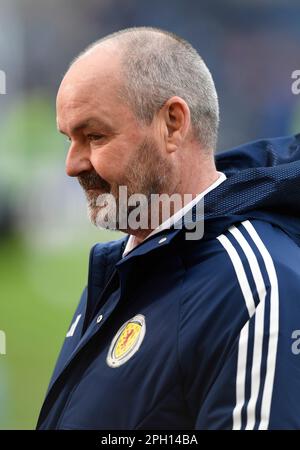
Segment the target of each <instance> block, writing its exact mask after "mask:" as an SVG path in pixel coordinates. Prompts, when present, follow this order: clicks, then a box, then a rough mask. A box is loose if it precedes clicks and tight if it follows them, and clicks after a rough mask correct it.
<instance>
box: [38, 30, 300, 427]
mask: <svg viewBox="0 0 300 450" xmlns="http://www.w3.org/2000/svg"><path fill="white" fill-rule="evenodd" d="M218 121H219V113H218V101H217V94H216V91H215V87H214V83H213V80H212V78H211V75H210V73H209V71H208V69H207V67H206V65H205V64H204V62H203V60H202V59H201V58H200V56H199V55H198V54H197V52H196V51H195V50H194V49H193V48H192V46H191V45H190V44H189V43H187V42H186V41H184V40H182V39H180V38H178V37H177V36H175V35H172V34H170V33H167V32H164V31H162V30H157V29H152V28H133V29H128V30H123V31H121V32H118V33H115V34H113V35H110V36H108V37H106V38H105V39H102V40H101V41H98V42H97V43H95V44H93V45H92V46H91V47H89V48H88V49H87V50H86V51H85V52H83V53H82V54H81V55H79V57H78V58H76V60H75V61H74V62H73V63H72V65H71V67H70V68H69V70H68V72H67V73H66V75H65V77H64V79H63V81H62V83H61V86H60V88H59V92H58V96H57V122H58V128H59V130H60V131H61V132H62V133H64V134H65V135H66V136H67V137H68V138H69V140H70V149H69V153H68V156H67V162H66V171H67V174H68V175H70V176H74V177H77V178H78V181H79V183H80V184H81V185H82V187H83V189H84V191H85V193H86V196H87V200H88V209H89V216H90V219H91V220H92V222H93V223H94V224H95V225H97V226H100V227H106V228H107V227H108V228H116V229H120V230H122V231H124V232H125V233H126V235H125V237H124V238H122V239H120V240H118V241H113V242H109V243H105V244H96V245H95V246H94V247H93V248H92V250H91V253H90V262H89V276H88V284H87V287H86V289H85V290H84V292H83V294H82V297H81V300H80V303H79V305H78V308H77V310H76V312H75V314H74V318H73V320H72V322H71V326H70V328H69V331H68V332H67V335H66V339H65V342H64V345H63V348H62V351H61V353H60V356H59V359H58V362H57V365H56V368H55V371H54V374H53V376H52V380H51V382H50V386H49V389H48V392H47V396H46V399H45V402H44V405H43V407H42V410H41V413H40V417H39V421H38V428H39V429H232V428H233V429H244V428H245V429H267V428H300V410H299V409H300V406H299V405H300V377H299V373H300V344H299V336H300V331H299V330H300V251H299V243H300V221H299V209H298V208H297V204H298V203H297V202H299V192H300V191H299V187H300V164H299V157H300V136H299V135H298V136H292V137H288V138H280V139H273V140H263V141H258V142H254V143H250V144H247V145H245V146H242V147H240V148H237V149H234V150H232V151H229V152H226V153H221V154H218V155H217V156H216V157H214V150H215V147H216V141H217V130H218ZM124 187H125V188H126V191H125V193H124V192H123V191H122V192H121V188H124ZM135 194H138V195H140V196H143V197H140V199H142V200H140V203H139V205H140V206H141V205H142V207H140V208H139V209H138V214H135V215H134V208H133V204H132V203H130V201H131V199H132V197H133V196H134V195H135ZM163 194H167V195H166V196H165V200H164V201H162V202H161V203H157V202H156V203H155V201H154V197H153V196H155V195H163ZM172 195H176V196H177V199H178V198H179V199H180V200H181V204H180V205H179V203H180V202H179V203H178V202H177V204H175V203H176V202H175V203H174V202H170V203H171V206H170V209H169V214H167V215H165V214H163V210H164V208H163V207H164V206H165V205H166V203H167V201H166V199H170V198H171V197H172ZM121 197H122V199H123V200H122V202H121V201H120V200H121ZM124 198H125V200H126V201H125V203H126V205H125V206H126V207H125V206H124ZM145 199H146V202H144V200H145ZM203 202H204V210H203V207H201V205H202V206H203ZM199 205H200V207H199ZM136 207H137V205H136ZM203 211H204V212H203ZM145 212H147V213H151V214H150V216H151V218H152V215H154V216H156V219H157V223H156V225H153V222H152V220H150V216H149V215H146V218H145V217H144V219H143V220H144V222H143V224H144V226H137V225H139V221H141V219H142V218H141V216H143V215H144V213H145ZM134 219H135V220H134ZM154 222H155V221H154ZM199 224H200V228H199V227H198V229H197V225H198V226H199ZM193 226H194V229H193ZM203 226H204V228H203ZM193 230H194V233H195V236H196V238H195V236H193V233H192V231H193ZM199 230H200V233H199Z"/></svg>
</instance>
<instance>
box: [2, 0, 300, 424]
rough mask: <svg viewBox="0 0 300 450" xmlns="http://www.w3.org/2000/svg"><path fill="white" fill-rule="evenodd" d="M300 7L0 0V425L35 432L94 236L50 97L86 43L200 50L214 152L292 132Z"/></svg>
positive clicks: (298, 113)
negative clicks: (129, 33)
mask: <svg viewBox="0 0 300 450" xmlns="http://www.w3.org/2000/svg"><path fill="white" fill-rule="evenodd" d="M299 23H300V3H299V1H297V0H296V1H287V0H286V1H284V0H273V1H271V0H260V1H257V0H245V1H243V2H239V1H237V0H200V1H198V0H195V1H192V0H187V1H184V0H172V1H161V0H152V1H150V2H149V1H148V0H49V1H46V0H2V1H1V5H0V70H3V71H4V72H5V73H6V77H7V86H6V89H7V93H6V95H0V168H1V177H0V276H1V288H0V296H1V297H0V298H1V301H0V330H4V331H5V333H6V338H7V354H6V355H0V428H1V429H6V428H8V429H28V428H29V429H30V428H34V426H35V423H36V419H37V414H38V411H39V408H40V406H41V402H42V400H43V397H44V394H45V390H46V388H47V384H48V381H49V378H50V375H51V372H52V370H53V366H54V363H55V359H56V357H57V354H58V351H59V349H60V346H61V343H62V340H63V338H64V335H65V333H66V330H67V328H68V326H69V322H70V320H71V316H72V314H73V311H74V308H75V307H76V305H77V302H78V299H79V295H80V293H81V290H82V288H83V286H84V284H85V282H86V274H87V260H88V253H89V248H90V247H91V245H92V244H93V243H94V242H96V241H103V240H109V239H111V238H116V237H118V236H119V235H118V234H117V233H108V232H101V231H97V230H95V229H94V228H93V227H92V226H91V225H90V224H89V222H88V220H87V218H86V212H85V211H86V207H85V202H84V198H83V194H82V192H81V189H80V188H79V187H78V186H77V183H76V180H72V179H68V178H67V177H66V175H65V173H64V159H65V156H66V152H67V143H66V142H65V141H64V139H63V137H61V136H60V135H58V134H57V132H56V124H55V95H56V90H57V88H58V85H59V82H60V80H61V78H62V76H63V74H64V71H65V70H66V68H67V66H68V63H69V62H70V60H71V59H72V58H73V57H74V56H75V55H76V54H77V53H78V52H79V51H81V50H82V49H83V48H84V47H85V46H86V45H87V44H88V43H90V42H92V41H94V40H96V39H98V38H99V37H101V36H103V35H105V34H108V33H110V32H113V31H116V30H118V29H121V28H126V27H130V26H141V25H151V26H156V27H161V28H165V29H168V30H170V31H173V32H175V33H178V34H179V35H181V36H183V37H185V38H186V39H188V40H189V41H190V42H191V43H192V44H193V45H194V46H195V47H196V48H197V49H198V51H199V52H200V54H201V55H202V56H203V58H204V59H205V61H206V62H207V64H208V66H209V68H210V69H211V71H212V74H213V76H214V79H215V82H216V86H217V90H218V92H219V98H220V105H221V129H220V139H219V145H218V148H219V150H221V149H225V148H228V147H232V146H235V145H238V144H240V143H242V142H244V141H247V140H253V139H257V138H261V137H265V136H276V135H282V134H289V133H292V132H299V131H300V126H299V124H300V95H298V96H296V95H293V94H292V92H291V84H292V80H291V74H292V72H293V71H294V70H296V69H300V58H299V54H300V27H299Z"/></svg>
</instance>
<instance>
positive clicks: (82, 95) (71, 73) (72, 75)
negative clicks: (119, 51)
mask: <svg viewBox="0 0 300 450" xmlns="http://www.w3.org/2000/svg"><path fill="white" fill-rule="evenodd" d="M120 86H121V76H120V64H119V58H118V57H117V56H116V55H115V54H111V53H110V52H109V51H108V50H107V49H106V50H105V51H103V50H101V51H98V52H97V53H95V54H94V53H91V54H88V55H87V56H85V57H82V58H81V59H80V60H78V61H76V62H75V63H74V64H73V65H72V66H71V68H70V69H69V70H68V72H67V73H66V75H65V77H64V78H63V80H62V82H61V85H60V87H59V90H58V93H57V99H56V106H57V116H58V120H65V116H67V117H69V116H70V115H73V114H85V113H90V112H91V111H99V113H101V114H108V113H109V112H110V111H112V110H113V109H114V108H116V107H118V108H120V107H121V105H120V100H119V96H118V90H119V88H120Z"/></svg>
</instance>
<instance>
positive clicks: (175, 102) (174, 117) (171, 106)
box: [162, 96, 191, 150]
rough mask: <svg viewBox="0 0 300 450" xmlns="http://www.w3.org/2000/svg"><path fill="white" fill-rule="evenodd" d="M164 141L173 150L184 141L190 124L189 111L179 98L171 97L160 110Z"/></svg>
mask: <svg viewBox="0 0 300 450" xmlns="http://www.w3.org/2000/svg"><path fill="white" fill-rule="evenodd" d="M162 114H163V119H164V122H165V132H166V140H167V143H168V144H169V145H170V149H172V150H175V148H177V147H178V146H180V145H181V143H182V142H183V141H184V139H185V137H186V135H187V133H188V131H189V129H190V124H191V117H190V109H189V107H188V105H187V103H186V102H185V101H184V100H183V99H182V98H181V97H177V96H175V97H171V98H170V99H169V100H168V101H167V102H166V103H165V104H164V106H163V108H162Z"/></svg>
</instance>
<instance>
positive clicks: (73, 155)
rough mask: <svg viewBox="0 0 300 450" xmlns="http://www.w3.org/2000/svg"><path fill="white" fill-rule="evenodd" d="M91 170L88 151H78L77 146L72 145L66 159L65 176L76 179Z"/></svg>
mask: <svg viewBox="0 0 300 450" xmlns="http://www.w3.org/2000/svg"><path fill="white" fill-rule="evenodd" d="M92 168H93V166H92V164H91V161H90V158H89V151H88V150H87V149H84V148H80V149H79V147H78V145H75V144H73V143H72V144H71V147H70V149H69V151H68V154H67V158H66V174H67V175H69V177H77V176H78V175H80V174H81V173H82V172H85V171H87V172H88V171H90V170H91V169H92Z"/></svg>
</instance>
